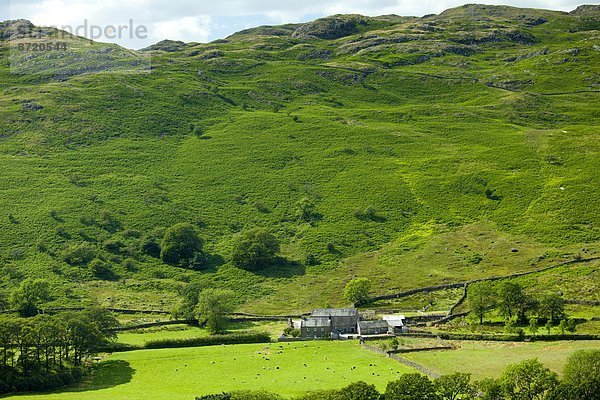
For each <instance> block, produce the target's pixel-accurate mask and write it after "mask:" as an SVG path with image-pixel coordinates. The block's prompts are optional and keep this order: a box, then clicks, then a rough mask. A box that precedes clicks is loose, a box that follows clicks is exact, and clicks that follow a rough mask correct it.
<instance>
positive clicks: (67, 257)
mask: <svg viewBox="0 0 600 400" xmlns="http://www.w3.org/2000/svg"><path fill="white" fill-rule="evenodd" d="M95 257H96V249H95V248H94V247H92V245H90V244H88V243H79V244H71V245H69V246H67V247H66V248H65V249H64V250H63V253H62V259H63V261H64V262H66V263H67V264H69V265H85V264H87V263H89V262H90V261H92V260H93V259H94V258H95Z"/></svg>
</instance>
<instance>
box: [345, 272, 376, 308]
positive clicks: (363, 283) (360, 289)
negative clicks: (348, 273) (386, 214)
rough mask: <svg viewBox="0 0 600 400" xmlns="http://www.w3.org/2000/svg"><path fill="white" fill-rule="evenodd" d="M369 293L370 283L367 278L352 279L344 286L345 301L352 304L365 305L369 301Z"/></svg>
mask: <svg viewBox="0 0 600 400" xmlns="http://www.w3.org/2000/svg"><path fill="white" fill-rule="evenodd" d="M370 293H371V281H370V280H368V279H367V278H355V279H352V280H351V281H350V282H348V284H347V285H346V289H345V291H344V294H345V295H346V299H348V301H349V302H351V303H353V304H358V305H361V304H365V303H367V302H368V301H369V298H370V296H369V294H370Z"/></svg>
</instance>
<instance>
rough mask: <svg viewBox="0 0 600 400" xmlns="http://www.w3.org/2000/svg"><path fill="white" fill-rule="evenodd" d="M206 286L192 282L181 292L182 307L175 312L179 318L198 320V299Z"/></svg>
mask: <svg viewBox="0 0 600 400" xmlns="http://www.w3.org/2000/svg"><path fill="white" fill-rule="evenodd" d="M203 288H204V285H203V284H201V283H199V282H191V283H190V284H188V285H187V286H184V287H183V288H181V289H180V290H179V294H180V295H181V296H182V297H183V301H182V302H181V305H180V306H179V307H178V308H177V309H176V310H175V312H174V314H175V316H176V317H177V318H183V319H185V320H187V321H191V320H193V319H195V318H196V307H197V306H198V298H199V297H200V293H201V292H202V289H203Z"/></svg>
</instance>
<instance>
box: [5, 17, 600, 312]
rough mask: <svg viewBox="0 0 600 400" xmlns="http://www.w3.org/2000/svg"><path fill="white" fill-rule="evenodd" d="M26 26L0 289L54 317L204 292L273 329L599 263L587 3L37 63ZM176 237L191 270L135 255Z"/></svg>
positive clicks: (11, 133) (599, 180)
mask: <svg viewBox="0 0 600 400" xmlns="http://www.w3.org/2000/svg"><path fill="white" fill-rule="evenodd" d="M27 29H32V27H31V26H30V25H28V24H27V23H25V22H23V21H18V22H15V21H7V22H1V23H0V38H1V40H2V41H1V43H2V46H1V47H0V89H1V90H0V115H1V117H0V170H1V171H2V174H1V175H0V204H2V205H3V207H2V209H1V210H0V288H1V289H2V290H3V291H4V292H5V293H7V292H8V291H9V290H11V289H12V288H14V287H15V286H16V285H18V283H19V282H20V281H21V280H22V279H23V278H24V277H45V278H47V279H48V280H50V281H51V283H52V288H53V292H54V300H53V301H52V303H50V304H49V305H79V304H87V303H91V302H93V301H97V302H99V303H101V304H103V305H112V306H118V307H133V308H161V309H171V308H172V307H173V306H174V304H175V302H176V290H177V288H179V287H181V286H183V285H185V284H187V283H189V282H192V281H199V282H201V283H204V284H205V285H207V286H217V287H227V288H231V289H233V290H235V291H236V292H237V294H238V295H239V298H240V303H241V309H242V310H244V311H252V312H260V313H273V314H280V313H288V312H305V311H307V310H309V309H310V308H312V307H315V306H324V305H326V304H331V305H341V304H344V303H345V300H344V298H343V288H344V285H345V284H346V282H347V281H349V280H350V279H351V278H353V277H355V276H361V277H362V276H365V277H369V278H371V279H372V281H373V282H374V283H375V285H374V290H375V292H377V294H386V293H390V292H394V291H398V290H406V289H410V288H414V287H419V286H424V285H431V284H441V283H448V282H461V281H465V280H469V279H473V278H482V277H488V276H493V275H504V274H510V273H513V272H519V271H527V270H529V269H533V268H537V267H540V266H545V265H551V264H554V263H557V262H561V261H564V260H565V259H570V258H573V257H576V256H579V255H581V256H583V257H590V256H593V255H594V254H596V253H597V251H598V250H600V219H599V218H600V217H599V216H600V196H599V188H600V174H599V173H598V172H599V167H598V156H599V153H600V140H599V138H600V137H599V136H600V132H599V130H598V127H599V126H600V113H599V112H598V103H599V100H600V94H599V92H600V44H598V43H599V42H598V38H599V35H600V33H599V30H600V8H599V7H598V6H585V7H580V8H578V9H577V10H576V11H573V12H571V13H563V12H555V11H546V10H532V9H518V8H512V7H504V6H498V7H496V6H481V5H467V6H463V7H459V8H455V9H451V10H448V11H445V12H444V13H442V14H440V15H435V16H427V17H424V18H415V17H398V16H384V17H377V18H371V17H363V16H358V15H343V16H333V17H329V18H325V19H321V20H317V21H314V22H311V23H308V24H298V25H285V26H280V27H260V28H255V29H250V30H246V31H243V32H240V33H237V34H235V35H232V36H231V37H229V38H227V39H223V40H218V41H216V42H213V43H208V44H184V43H178V42H169V41H165V42H161V43H159V44H157V45H155V46H152V47H151V48H149V49H147V50H144V51H132V50H126V49H122V48H120V47H118V46H115V45H106V44H102V43H90V42H89V41H87V40H84V39H81V38H77V37H70V36H69V37H68V38H67V39H64V40H65V41H66V42H68V45H69V46H68V50H67V51H65V52H59V53H57V54H54V53H52V54H51V55H43V53H42V55H39V54H38V55H34V56H28V55H27V54H23V53H22V52H19V48H18V46H19V43H23V42H27V41H31V39H27V38H24V37H23V30H27ZM52 33H53V32H50V31H48V32H46V34H45V36H44V37H42V38H41V39H39V40H40V41H42V42H48V41H50V42H51V41H52V40H53V39H52ZM301 204H310V205H312V206H314V211H313V213H312V214H311V217H310V218H305V219H302V218H299V209H300V206H301ZM179 222H188V223H191V224H193V225H194V226H195V227H196V229H197V231H198V233H199V235H200V236H201V237H202V238H204V240H205V242H206V244H205V249H206V251H207V253H208V257H207V258H208V260H207V262H206V263H205V265H204V267H203V268H202V269H201V270H197V271H196V270H190V269H185V268H180V267H174V266H170V265H166V264H164V263H163V262H162V261H160V260H159V259H158V258H155V257H153V256H152V255H151V254H148V252H147V251H146V252H145V251H144V250H143V249H144V245H145V244H148V243H152V242H153V241H154V242H157V241H160V239H161V237H162V235H163V234H164V228H168V227H170V226H172V225H174V224H176V223H179ZM255 227H263V228H266V229H268V230H269V231H271V232H272V233H273V234H275V235H276V237H277V238H278V239H279V241H280V242H281V245H282V257H283V258H284V259H285V261H281V262H280V263H279V264H278V265H272V266H270V267H269V268H265V269H264V270H262V271H258V272H256V273H253V272H247V271H243V270H240V269H238V268H237V267H235V266H234V265H232V263H231V261H230V260H231V249H232V243H233V240H234V238H235V237H236V235H237V234H239V233H240V232H243V231H245V230H248V229H252V228H255ZM161 228H163V229H161ZM79 256H81V257H80V259H79V260H78V261H73V259H74V258H77V257H79ZM67 261H69V262H67ZM98 265H102V267H103V268H104V269H105V270H106V269H107V270H110V271H112V273H111V274H108V276H107V275H106V274H104V275H99V274H98V273H96V274H94V271H95V270H94V266H95V267H96V268H97V267H98ZM96 272H97V270H96ZM100 278H104V279H100ZM532 281H533V280H532ZM557 282H563V283H564V280H558V281H557ZM557 285H558V283H557ZM552 287H554V286H552ZM552 287H550V289H551V288H552ZM0 303H1V302H0Z"/></svg>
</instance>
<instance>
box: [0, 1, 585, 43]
mask: <svg viewBox="0 0 600 400" xmlns="http://www.w3.org/2000/svg"><path fill="white" fill-rule="evenodd" d="M582 1H583V2H582ZM468 2H476V1H475V0H342V1H338V0H294V1H285V0H213V1H206V0H101V1H90V0H0V21H3V20H7V19H28V20H30V21H32V22H33V23H34V24H35V25H38V26H53V27H58V28H67V29H66V30H68V31H69V32H71V33H75V31H76V30H77V34H79V36H85V37H88V38H91V39H95V40H98V41H101V42H112V43H118V44H120V45H122V46H125V47H128V48H136V49H137V48H143V47H146V46H148V45H150V44H153V43H156V42H158V41H161V40H164V39H170V40H181V41H184V42H209V41H212V40H215V39H221V38H224V37H227V36H228V35H230V34H232V33H234V32H237V31H239V30H242V29H246V28H251V27H255V26H259V25H278V24H283V23H290V22H306V21H311V20H313V19H316V18H319V17H323V16H327V15H332V14H341V13H344V14H345V13H356V14H363V15H369V16H376V15H384V14H397V15H403V16H408V15H410V16H423V15H426V14H432V13H435V14H437V13H440V12H442V11H443V10H446V9H448V8H451V7H456V6H459V5H462V4H465V3H468ZM483 3H485V4H505V5H512V6H516V7H531V8H546V9H553V10H560V11H571V10H574V9H575V8H577V6H578V5H580V4H585V3H586V2H585V0H579V1H577V0H508V1H503V0H488V1H483ZM590 3H594V1H588V2H587V4H590ZM119 31H120V34H116V35H113V33H114V32H119ZM144 32H146V33H144Z"/></svg>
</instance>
